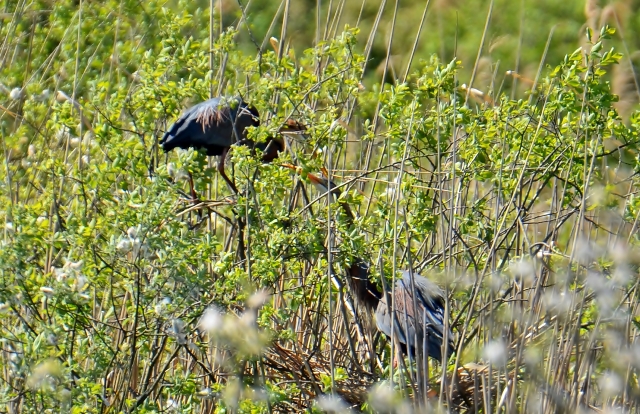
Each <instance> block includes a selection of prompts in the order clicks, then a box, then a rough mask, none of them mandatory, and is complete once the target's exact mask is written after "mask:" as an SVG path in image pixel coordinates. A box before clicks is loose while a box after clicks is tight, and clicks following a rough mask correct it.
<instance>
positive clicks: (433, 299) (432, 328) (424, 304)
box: [401, 271, 453, 351]
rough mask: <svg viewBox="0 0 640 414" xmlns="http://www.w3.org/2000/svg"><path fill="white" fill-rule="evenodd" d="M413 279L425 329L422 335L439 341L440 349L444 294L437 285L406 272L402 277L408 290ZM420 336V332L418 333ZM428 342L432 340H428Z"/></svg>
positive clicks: (421, 322) (450, 336)
mask: <svg viewBox="0 0 640 414" xmlns="http://www.w3.org/2000/svg"><path fill="white" fill-rule="evenodd" d="M412 278H413V286H415V293H416V295H415V296H416V304H417V306H418V312H417V313H418V318H417V319H418V321H419V322H420V325H421V326H422V327H423V332H422V335H424V334H425V333H426V335H427V337H430V336H431V337H434V338H435V339H437V341H438V348H439V349H440V347H441V345H442V339H443V336H444V304H445V299H444V292H443V291H442V289H440V288H439V287H438V286H437V285H436V284H435V283H433V282H432V281H430V280H429V279H427V278H425V277H424V276H420V275H418V274H415V273H414V274H413V275H411V274H410V273H409V272H408V271H405V272H404V273H403V275H402V280H401V283H402V284H403V285H404V286H405V287H406V289H407V290H410V289H411V286H412V285H411V279H412ZM418 333H419V334H420V332H418ZM447 337H448V341H449V344H448V347H449V351H451V350H452V348H453V333H452V332H451V328H449V332H448V335H447ZM418 340H419V341H420V343H418V347H422V343H421V342H422V337H421V336H418ZM427 341H428V342H429V341H430V340H429V339H428V338H427Z"/></svg>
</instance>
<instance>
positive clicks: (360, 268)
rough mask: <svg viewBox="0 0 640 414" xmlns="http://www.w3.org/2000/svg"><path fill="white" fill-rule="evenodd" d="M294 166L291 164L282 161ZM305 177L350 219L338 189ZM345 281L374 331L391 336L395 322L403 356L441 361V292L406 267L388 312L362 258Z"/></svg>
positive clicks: (449, 336) (448, 349)
mask: <svg viewBox="0 0 640 414" xmlns="http://www.w3.org/2000/svg"><path fill="white" fill-rule="evenodd" d="M283 165H284V166H285V167H288V168H292V169H295V167H294V166H292V165H289V164H283ZM308 178H309V180H310V181H311V182H312V183H313V184H314V185H315V186H316V187H318V188H319V190H320V191H322V192H327V191H331V193H332V194H333V195H334V196H335V197H336V198H337V199H338V201H339V203H340V205H341V206H342V208H343V210H344V212H345V214H346V215H347V217H348V219H349V220H350V221H351V222H353V218H354V216H353V212H352V211H351V209H350V207H349V205H348V204H347V203H346V202H345V201H341V200H339V197H340V193H341V192H340V189H339V188H337V186H336V185H335V184H334V183H333V182H332V181H331V180H328V179H326V178H322V177H318V176H316V175H314V174H308ZM348 273H349V284H350V285H351V289H352V291H353V293H354V295H355V296H356V298H357V299H358V301H359V302H360V303H362V304H363V305H364V306H365V307H366V308H367V309H369V310H371V311H375V318H376V325H377V327H378V330H379V331H380V332H382V333H383V334H385V335H386V336H387V337H389V338H391V332H392V329H394V328H393V326H394V324H395V329H396V330H395V332H396V337H397V338H398V342H399V343H400V347H401V349H402V351H403V353H404V354H405V355H407V353H410V354H411V355H412V356H415V355H416V354H420V355H424V356H430V357H432V358H435V359H436V360H438V361H442V343H443V340H444V336H445V335H444V303H445V299H444V293H443V292H442V290H441V289H440V288H439V287H438V286H437V285H436V284H435V283H433V282H431V281H430V280H429V279H427V278H425V277H424V276H420V275H419V274H416V273H411V272H409V271H407V270H405V271H403V272H402V279H397V280H396V282H395V285H394V286H393V287H392V288H391V289H390V291H389V292H388V293H389V294H390V295H389V299H391V298H392V297H393V301H394V302H395V310H394V311H393V312H391V303H388V302H387V298H386V297H385V295H384V293H383V292H381V291H380V289H378V287H377V286H376V284H375V283H372V282H371V280H370V279H369V266H368V265H367V264H366V263H365V261H364V260H363V259H355V260H354V263H353V264H352V265H351V267H350V268H349V270H348ZM444 348H445V349H444V351H445V352H446V356H447V357H448V356H450V355H451V353H452V352H453V350H454V348H453V334H452V333H451V330H449V332H447V344H446V346H445V347H444Z"/></svg>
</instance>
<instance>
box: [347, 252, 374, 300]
mask: <svg viewBox="0 0 640 414" xmlns="http://www.w3.org/2000/svg"><path fill="white" fill-rule="evenodd" d="M349 276H350V281H349V282H350V283H351V288H352V289H353V292H354V294H355V296H356V297H357V299H358V300H359V301H360V302H362V303H363V304H364V305H365V306H367V307H368V308H370V309H372V310H375V309H376V307H377V306H378V302H380V299H381V298H382V292H380V290H379V289H378V287H377V286H376V285H375V283H372V282H371V280H370V279H369V266H368V265H367V264H366V263H365V262H364V261H363V260H362V259H356V260H355V262H354V263H353V264H352V265H351V267H350V268H349Z"/></svg>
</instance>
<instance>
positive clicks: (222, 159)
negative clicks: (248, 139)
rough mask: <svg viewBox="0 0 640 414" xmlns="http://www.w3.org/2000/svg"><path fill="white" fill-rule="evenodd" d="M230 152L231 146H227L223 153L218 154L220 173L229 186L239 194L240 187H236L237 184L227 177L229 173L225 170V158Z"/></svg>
mask: <svg viewBox="0 0 640 414" xmlns="http://www.w3.org/2000/svg"><path fill="white" fill-rule="evenodd" d="M228 153H229V148H225V149H223V150H222V154H220V155H219V156H218V172H219V173H220V175H221V176H222V178H223V179H224V180H225V181H226V182H227V185H228V186H229V188H231V191H233V192H234V193H235V194H238V189H237V188H236V185H235V184H234V183H233V181H231V180H230V179H229V177H227V174H226V173H225V172H224V160H225V159H226V158H227V154H228Z"/></svg>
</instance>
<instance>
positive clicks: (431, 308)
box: [375, 270, 453, 361]
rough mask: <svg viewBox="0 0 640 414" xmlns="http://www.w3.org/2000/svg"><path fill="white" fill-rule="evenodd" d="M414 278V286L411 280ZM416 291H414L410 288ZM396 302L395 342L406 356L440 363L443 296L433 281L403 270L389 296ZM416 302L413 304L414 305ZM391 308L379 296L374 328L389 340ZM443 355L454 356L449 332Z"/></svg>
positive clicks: (442, 331)
mask: <svg viewBox="0 0 640 414" xmlns="http://www.w3.org/2000/svg"><path fill="white" fill-rule="evenodd" d="M412 278H413V284H412V283H411V282H412V280H411V279H412ZM413 287H415V289H414V288H413ZM390 295H392V296H393V300H394V302H395V312H394V313H395V316H396V317H395V323H396V324H397V327H398V329H397V330H396V335H397V336H398V342H399V343H400V344H401V346H402V345H403V348H404V349H403V350H404V351H405V353H407V352H410V353H411V354H412V355H415V354H416V351H417V352H419V353H422V351H423V349H426V352H427V355H428V356H430V357H432V358H435V359H437V360H438V361H440V360H442V341H443V340H444V294H443V292H442V290H441V289H440V288H439V287H438V286H437V285H436V284H435V283H433V282H432V281H430V280H429V279H427V278H426V277H424V276H421V275H419V274H416V273H413V275H412V274H411V273H410V272H409V271H407V270H405V271H403V272H402V278H401V279H398V280H396V283H395V286H393V289H392V290H391V292H390ZM414 300H415V304H414ZM390 310H391V304H390V303H389V304H388V303H387V300H386V297H385V296H384V295H382V298H381V299H380V302H379V303H378V307H377V309H376V314H375V315H376V325H377V327H378V329H379V330H380V332H382V333H384V334H385V335H386V336H388V337H389V338H391V330H392V326H393V321H392V317H391V313H390ZM445 352H446V353H447V356H448V355H451V353H452V352H453V335H452V333H451V331H449V332H448V344H447V347H446V350H445Z"/></svg>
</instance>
